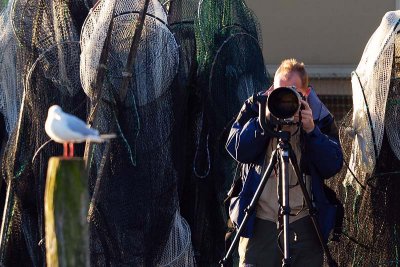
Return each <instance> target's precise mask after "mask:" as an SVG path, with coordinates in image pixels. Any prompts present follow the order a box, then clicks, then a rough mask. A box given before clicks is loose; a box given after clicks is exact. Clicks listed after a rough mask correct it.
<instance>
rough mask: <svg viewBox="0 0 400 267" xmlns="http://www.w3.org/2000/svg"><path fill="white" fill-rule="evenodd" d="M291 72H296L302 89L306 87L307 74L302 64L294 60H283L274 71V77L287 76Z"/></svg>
mask: <svg viewBox="0 0 400 267" xmlns="http://www.w3.org/2000/svg"><path fill="white" fill-rule="evenodd" d="M292 72H296V73H297V74H298V75H299V76H300V79H301V84H302V86H303V87H304V88H307V87H308V74H307V71H306V69H305V67H304V63H303V62H298V61H297V60H296V59H294V58H289V59H285V60H284V61H282V63H281V65H280V66H279V68H278V69H277V70H276V72H275V75H278V74H283V75H288V74H290V73H292Z"/></svg>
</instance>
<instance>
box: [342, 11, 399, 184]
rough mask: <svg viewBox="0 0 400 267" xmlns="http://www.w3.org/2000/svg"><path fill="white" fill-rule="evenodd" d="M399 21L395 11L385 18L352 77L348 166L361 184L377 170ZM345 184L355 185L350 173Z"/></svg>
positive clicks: (369, 42) (372, 37)
mask: <svg viewBox="0 0 400 267" xmlns="http://www.w3.org/2000/svg"><path fill="white" fill-rule="evenodd" d="M398 21H399V19H398V17H397V15H396V13H395V12H389V13H387V14H386V15H385V17H384V18H383V19H382V22H381V24H380V26H379V27H378V29H377V30H376V31H375V32H374V34H373V35H372V36H371V38H370V40H369V41H368V44H367V46H366V47H365V50H364V53H363V56H362V58H361V61H360V63H359V65H358V67H357V69H356V71H355V72H353V74H352V88H353V119H352V126H351V127H349V128H348V131H347V132H348V134H350V135H351V136H354V142H353V144H352V152H351V157H350V162H349V167H350V170H351V171H352V172H353V173H354V174H355V175H356V176H357V177H359V179H360V182H361V183H364V182H365V177H366V175H367V174H368V173H369V174H370V173H372V171H373V170H374V168H375V164H376V159H377V157H378V156H379V153H380V150H381V146H382V139H383V132H384V125H385V124H384V120H385V111H386V103H387V101H386V100H387V96H388V93H389V83H390V77H391V72H392V61H393V51H394V50H393V49H394V38H395V35H396V34H395V33H396V31H397V28H398V26H399V23H398ZM345 183H346V184H354V180H353V175H352V174H351V172H350V171H349V172H348V174H347V176H346V180H345Z"/></svg>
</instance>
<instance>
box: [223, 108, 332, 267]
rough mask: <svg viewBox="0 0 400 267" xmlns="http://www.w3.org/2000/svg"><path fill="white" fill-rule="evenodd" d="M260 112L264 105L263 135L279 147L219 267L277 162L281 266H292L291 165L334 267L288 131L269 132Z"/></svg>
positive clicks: (254, 206)
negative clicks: (280, 223)
mask: <svg viewBox="0 0 400 267" xmlns="http://www.w3.org/2000/svg"><path fill="white" fill-rule="evenodd" d="M263 108H264V109H263ZM262 110H265V104H264V105H263V104H262V103H261V105H260V122H262V123H261V125H262V128H263V130H264V134H265V132H268V133H269V135H271V136H273V137H277V138H278V145H277V148H276V149H275V150H274V151H273V152H272V154H271V158H270V161H269V163H268V167H267V169H266V171H265V172H264V174H263V177H262V179H261V181H260V184H259V185H258V187H257V190H256V192H255V194H254V196H253V198H252V200H251V202H250V205H249V206H248V207H247V208H246V209H245V216H244V218H243V221H242V223H241V224H240V226H239V228H238V230H237V232H236V235H235V237H234V239H233V241H232V243H231V246H230V247H229V249H228V252H227V253H226V255H225V257H224V258H223V259H222V260H221V261H220V265H221V266H222V267H224V266H226V263H227V261H228V259H229V257H230V256H231V255H232V253H233V249H234V248H235V247H236V244H237V243H238V241H239V238H240V234H241V232H242V231H243V229H244V227H245V225H246V223H247V221H248V219H249V217H250V215H251V214H253V213H254V212H255V209H256V206H257V203H258V200H259V199H260V196H261V193H262V192H263V190H264V187H265V185H266V184H267V181H268V179H269V177H270V176H271V174H272V171H273V170H274V166H275V165H276V164H277V162H278V160H279V163H280V165H279V169H280V171H279V174H280V175H279V179H280V180H281V181H280V183H281V185H282V192H281V196H282V199H281V200H282V204H281V214H282V217H283V260H282V266H284V267H289V266H291V257H290V247H289V216H290V206H289V167H290V166H289V165H290V164H291V165H292V166H293V169H294V171H295V174H296V176H297V180H298V183H299V185H300V188H301V191H302V193H303V196H304V199H305V203H306V207H307V209H308V210H309V215H310V218H311V221H312V223H313V226H314V229H315V231H316V233H317V236H318V239H319V241H320V243H321V246H322V248H323V251H324V253H325V255H326V258H327V263H328V265H329V266H330V267H335V266H337V264H336V262H335V261H334V260H333V259H332V256H331V254H330V252H329V249H328V246H327V245H326V244H325V242H324V240H323V236H322V232H321V229H320V227H319V224H318V221H317V217H316V213H317V211H316V209H315V208H314V207H313V205H312V201H311V198H310V196H309V194H308V192H307V188H306V185H305V183H304V181H303V179H302V178H301V172H300V168H299V166H298V164H297V159H296V155H295V153H294V151H293V150H292V147H291V145H290V136H291V133H290V132H288V131H279V132H274V131H272V130H271V129H269V127H268V126H267V125H266V120H265V115H262V114H263V112H261V111H262ZM264 114H265V113H264Z"/></svg>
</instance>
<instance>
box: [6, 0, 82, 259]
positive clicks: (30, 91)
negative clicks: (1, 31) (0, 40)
mask: <svg viewBox="0 0 400 267" xmlns="http://www.w3.org/2000/svg"><path fill="white" fill-rule="evenodd" d="M10 17H11V20H12V26H13V31H14V33H15V37H16V40H17V42H16V44H18V46H17V52H16V58H17V62H16V72H17V73H18V75H19V76H17V77H14V79H17V84H18V83H21V84H23V87H24V92H23V99H22V103H21V109H20V113H19V115H18V122H17V125H16V126H15V130H14V131H13V132H12V134H11V136H10V138H9V140H8V143H7V147H6V151H5V153H6V154H7V157H5V158H4V159H3V163H2V164H3V166H2V167H3V168H2V169H3V176H4V177H5V179H6V181H7V183H8V188H9V193H8V194H7V200H6V205H5V212H4V216H3V220H2V221H3V224H2V232H1V249H0V256H1V262H2V263H3V264H4V265H6V266H24V265H25V266H26V265H31V266H42V265H43V264H44V261H45V249H44V239H43V238H44V224H43V216H44V211H43V201H44V200H43V196H44V186H45V176H46V171H47V161H48V159H49V157H50V156H54V155H60V154H61V147H60V145H58V144H55V143H49V144H48V145H45V146H43V148H42V149H41V150H39V148H40V147H42V145H44V144H45V143H46V141H48V137H47V135H46V133H45V131H44V122H45V119H46V115H47V114H46V112H45V111H47V109H48V108H49V107H50V106H51V105H53V104H58V105H60V106H61V107H62V108H63V109H64V110H65V111H67V112H69V113H72V114H74V115H77V116H79V117H81V118H85V117H86V112H85V111H86V96H85V94H84V93H83V91H82V89H81V85H80V82H79V79H77V77H78V75H79V72H78V71H79V54H80V48H79V42H78V40H79V39H78V36H77V32H79V29H77V28H76V27H75V25H74V22H73V19H72V17H71V12H70V10H69V6H68V2H67V1H48V2H46V1H41V0H38V1H36V0H33V1H24V0H22V1H18V0H17V1H14V2H13V5H12V11H11V14H10ZM10 90H11V89H10ZM80 150H81V152H79V151H80ZM80 150H79V148H78V149H77V154H78V155H79V153H81V154H82V152H83V151H82V149H80ZM36 152H37V153H36ZM35 153H36V155H35ZM34 155H35V156H34Z"/></svg>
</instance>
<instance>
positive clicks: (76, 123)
mask: <svg viewBox="0 0 400 267" xmlns="http://www.w3.org/2000/svg"><path fill="white" fill-rule="evenodd" d="M63 116H64V119H65V122H66V126H67V127H68V128H69V129H70V130H71V131H74V132H78V133H81V134H82V135H98V134H99V132H98V131H97V130H95V129H90V128H88V126H87V124H86V123H85V122H83V121H82V120H81V119H79V118H77V117H75V116H72V115H69V114H63Z"/></svg>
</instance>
